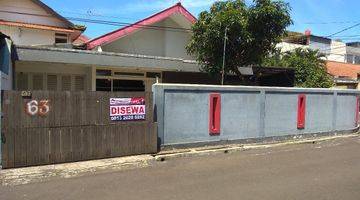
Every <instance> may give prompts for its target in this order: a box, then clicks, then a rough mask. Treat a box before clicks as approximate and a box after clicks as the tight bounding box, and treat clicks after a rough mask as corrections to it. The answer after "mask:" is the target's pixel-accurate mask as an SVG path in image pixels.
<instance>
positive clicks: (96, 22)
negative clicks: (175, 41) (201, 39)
mask: <svg viewBox="0 0 360 200" xmlns="http://www.w3.org/2000/svg"><path fill="white" fill-rule="evenodd" d="M66 19H68V20H72V21H79V22H87V23H94V24H103V25H113V26H133V27H139V28H144V29H155V30H164V29H166V30H170V31H180V32H191V31H192V30H191V29H187V28H179V27H171V26H156V25H142V24H136V23H134V24H133V23H127V22H116V21H106V20H94V19H85V18H74V17H66Z"/></svg>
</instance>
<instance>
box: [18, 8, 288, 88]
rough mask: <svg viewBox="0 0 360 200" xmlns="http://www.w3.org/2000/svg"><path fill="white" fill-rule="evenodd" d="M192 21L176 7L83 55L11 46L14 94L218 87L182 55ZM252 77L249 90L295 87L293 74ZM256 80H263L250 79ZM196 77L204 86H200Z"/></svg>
mask: <svg viewBox="0 0 360 200" xmlns="http://www.w3.org/2000/svg"><path fill="white" fill-rule="evenodd" d="M195 21H196V18H195V17H194V16H193V15H192V14H191V13H190V12H189V11H187V10H186V9H185V8H184V7H183V6H182V5H181V4H180V3H178V4H175V5H174V6H171V7H170V8H167V9H165V10H163V11H161V12H159V13H156V14H154V15H152V16H150V17H148V18H146V19H143V20H140V21H138V22H136V23H134V24H131V25H128V26H125V27H122V28H120V29H117V30H115V31H112V32H110V33H108V34H105V35H103V36H100V37H97V38H94V39H92V40H89V41H87V42H86V43H85V44H84V46H85V47H86V49H74V48H73V47H72V46H70V47H69V46H62V47H60V46H59V45H57V46H49V45H40V46H34V45H15V53H14V69H15V81H14V83H15V84H14V89H16V90H70V91H78V90H87V91H151V87H152V85H153V84H154V83H155V82H156V81H158V82H164V83H166V82H174V79H173V78H172V77H174V75H175V76H176V80H177V81H176V82H177V83H184V82H186V83H194V82H196V83H200V84H206V83H208V84H220V78H218V77H215V78H213V77H210V76H209V75H207V74H206V73H202V72H200V66H199V65H198V63H197V62H196V61H195V60H194V58H193V57H192V56H190V55H188V54H187V52H186V49H185V46H186V45H187V43H188V40H189V39H190V37H191V34H192V33H191V30H190V28H191V26H192V24H193V23H194V22H195ZM85 40H86V39H85ZM250 71H251V73H249V74H247V75H246V76H247V77H248V78H249V80H252V82H251V83H250V84H253V85H269V80H275V79H278V77H284V78H283V79H280V80H283V81H279V80H277V81H276V82H274V83H277V84H276V86H293V78H292V77H293V72H292V71H291V70H287V69H271V68H269V69H266V70H260V71H259V70H257V69H252V70H250ZM180 72H181V73H180ZM259 74H261V78H254V77H255V76H257V75H259ZM283 74H285V75H283ZM281 75H282V76H281ZM200 76H201V77H202V80H204V81H202V82H199V81H198V78H199V77H200ZM275 77H277V78H275ZM208 79H211V81H208ZM185 80H186V81H185ZM227 80H228V81H227V82H226V83H228V84H240V83H241V82H240V79H239V78H237V77H235V76H232V75H229V76H227ZM270 85H271V84H270Z"/></svg>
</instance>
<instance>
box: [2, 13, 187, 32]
mask: <svg viewBox="0 0 360 200" xmlns="http://www.w3.org/2000/svg"><path fill="white" fill-rule="evenodd" d="M0 12H4V13H11V14H21V15H30V16H39V17H53V16H51V15H43V14H34V13H24V12H14V11H6V10H0ZM65 18H66V19H68V20H72V21H79V22H86V23H95V24H103V25H112V26H133V27H138V28H143V29H154V30H169V31H177V32H179V31H180V32H181V31H182V32H191V31H192V30H191V29H187V28H179V27H170V26H156V25H142V24H133V23H128V22H120V21H107V20H94V19H85V18H75V17H65Z"/></svg>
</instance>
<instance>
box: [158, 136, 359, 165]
mask: <svg viewBox="0 0 360 200" xmlns="http://www.w3.org/2000/svg"><path fill="white" fill-rule="evenodd" d="M358 136H359V134H358V133H353V134H345V135H335V136H327V137H319V138H307V139H301V138H300V139H299V140H288V141H282V142H277V143H265V144H259V143H253V144H234V145H218V146H209V147H200V148H193V149H179V150H178V151H177V150H176V149H175V150H174V149H173V150H170V151H164V152H160V153H159V154H157V155H155V160H156V161H165V160H170V159H174V158H180V157H191V156H202V155H211V154H223V153H233V152H238V151H245V150H252V149H265V148H271V147H281V146H286V145H296V144H315V143H319V142H323V141H328V140H335V139H340V138H351V137H358Z"/></svg>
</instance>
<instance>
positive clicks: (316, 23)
mask: <svg viewBox="0 0 360 200" xmlns="http://www.w3.org/2000/svg"><path fill="white" fill-rule="evenodd" d="M354 23H359V21H330V22H305V23H304V24H313V25H327V24H354Z"/></svg>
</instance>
